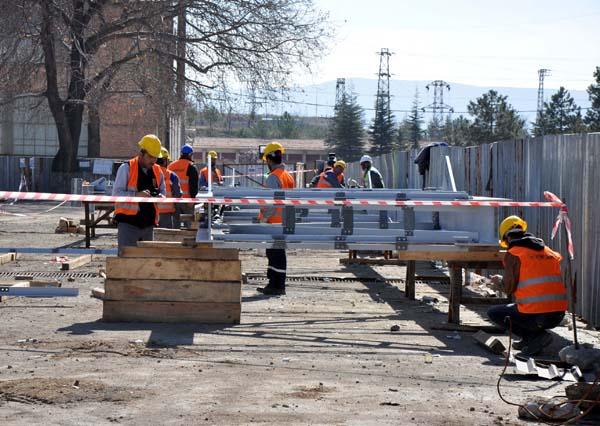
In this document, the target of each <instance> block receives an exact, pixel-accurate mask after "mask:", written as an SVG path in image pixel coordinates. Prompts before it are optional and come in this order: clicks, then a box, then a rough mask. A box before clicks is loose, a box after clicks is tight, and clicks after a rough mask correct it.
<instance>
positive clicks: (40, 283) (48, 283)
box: [29, 280, 62, 287]
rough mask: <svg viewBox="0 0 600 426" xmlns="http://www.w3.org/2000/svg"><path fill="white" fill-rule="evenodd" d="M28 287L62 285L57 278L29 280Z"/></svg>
mask: <svg viewBox="0 0 600 426" xmlns="http://www.w3.org/2000/svg"><path fill="white" fill-rule="evenodd" d="M29 287H62V283H61V282H60V281H59V280H31V281H29Z"/></svg>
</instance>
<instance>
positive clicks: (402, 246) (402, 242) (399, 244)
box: [396, 237, 408, 250]
mask: <svg viewBox="0 0 600 426" xmlns="http://www.w3.org/2000/svg"><path fill="white" fill-rule="evenodd" d="M396 250H408V238H407V237H396Z"/></svg>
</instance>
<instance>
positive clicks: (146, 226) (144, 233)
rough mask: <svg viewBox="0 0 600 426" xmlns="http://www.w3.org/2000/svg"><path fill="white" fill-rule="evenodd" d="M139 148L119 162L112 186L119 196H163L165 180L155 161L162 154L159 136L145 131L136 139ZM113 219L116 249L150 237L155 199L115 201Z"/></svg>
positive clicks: (114, 192)
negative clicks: (135, 154)
mask: <svg viewBox="0 0 600 426" xmlns="http://www.w3.org/2000/svg"><path fill="white" fill-rule="evenodd" d="M138 146H139V147H140V152H139V153H138V155H137V156H135V157H133V158H132V159H131V160H129V161H127V162H125V163H123V164H121V166H120V167H119V169H118V170H117V176H116V178H115V183H114V186H113V195H114V196H118V197H160V196H162V197H164V196H165V194H166V189H165V180H164V177H163V174H162V171H161V170H160V167H159V166H158V165H157V164H156V160H157V159H158V158H160V157H162V153H161V148H162V146H161V144H160V139H158V137H157V136H155V135H146V136H144V137H143V138H142V139H140V141H139V142H138ZM115 221H116V222H117V229H118V245H119V253H120V252H121V250H122V249H123V247H125V246H135V245H136V244H137V242H138V241H152V239H153V230H154V227H155V226H156V225H158V208H157V206H156V205H155V204H154V203H115Z"/></svg>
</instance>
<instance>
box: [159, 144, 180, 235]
mask: <svg viewBox="0 0 600 426" xmlns="http://www.w3.org/2000/svg"><path fill="white" fill-rule="evenodd" d="M160 152H161V154H162V157H161V158H159V159H158V160H156V164H158V165H159V166H160V170H161V172H162V174H163V179H164V180H165V192H166V197H167V198H171V197H175V198H177V197H181V189H180V187H179V178H178V177H177V175H176V174H175V173H174V172H172V171H170V170H168V169H167V166H168V165H169V161H171V154H169V151H168V150H167V149H166V148H165V147H163V148H162V149H161V151H160ZM157 207H158V226H159V227H160V228H169V229H173V228H175V204H174V203H162V204H158V205H157Z"/></svg>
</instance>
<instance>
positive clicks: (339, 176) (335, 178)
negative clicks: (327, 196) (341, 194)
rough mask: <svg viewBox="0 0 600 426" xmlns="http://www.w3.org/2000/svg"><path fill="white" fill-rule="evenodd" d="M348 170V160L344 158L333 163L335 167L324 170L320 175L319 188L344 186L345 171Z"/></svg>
mask: <svg viewBox="0 0 600 426" xmlns="http://www.w3.org/2000/svg"><path fill="white" fill-rule="evenodd" d="M345 170H346V162H345V161H344V160H337V161H336V162H335V163H333V168H331V169H329V170H326V171H324V172H323V173H321V175H320V176H319V181H318V182H317V185H316V187H317V188H344V187H345V186H346V182H345V181H344V171H345Z"/></svg>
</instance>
